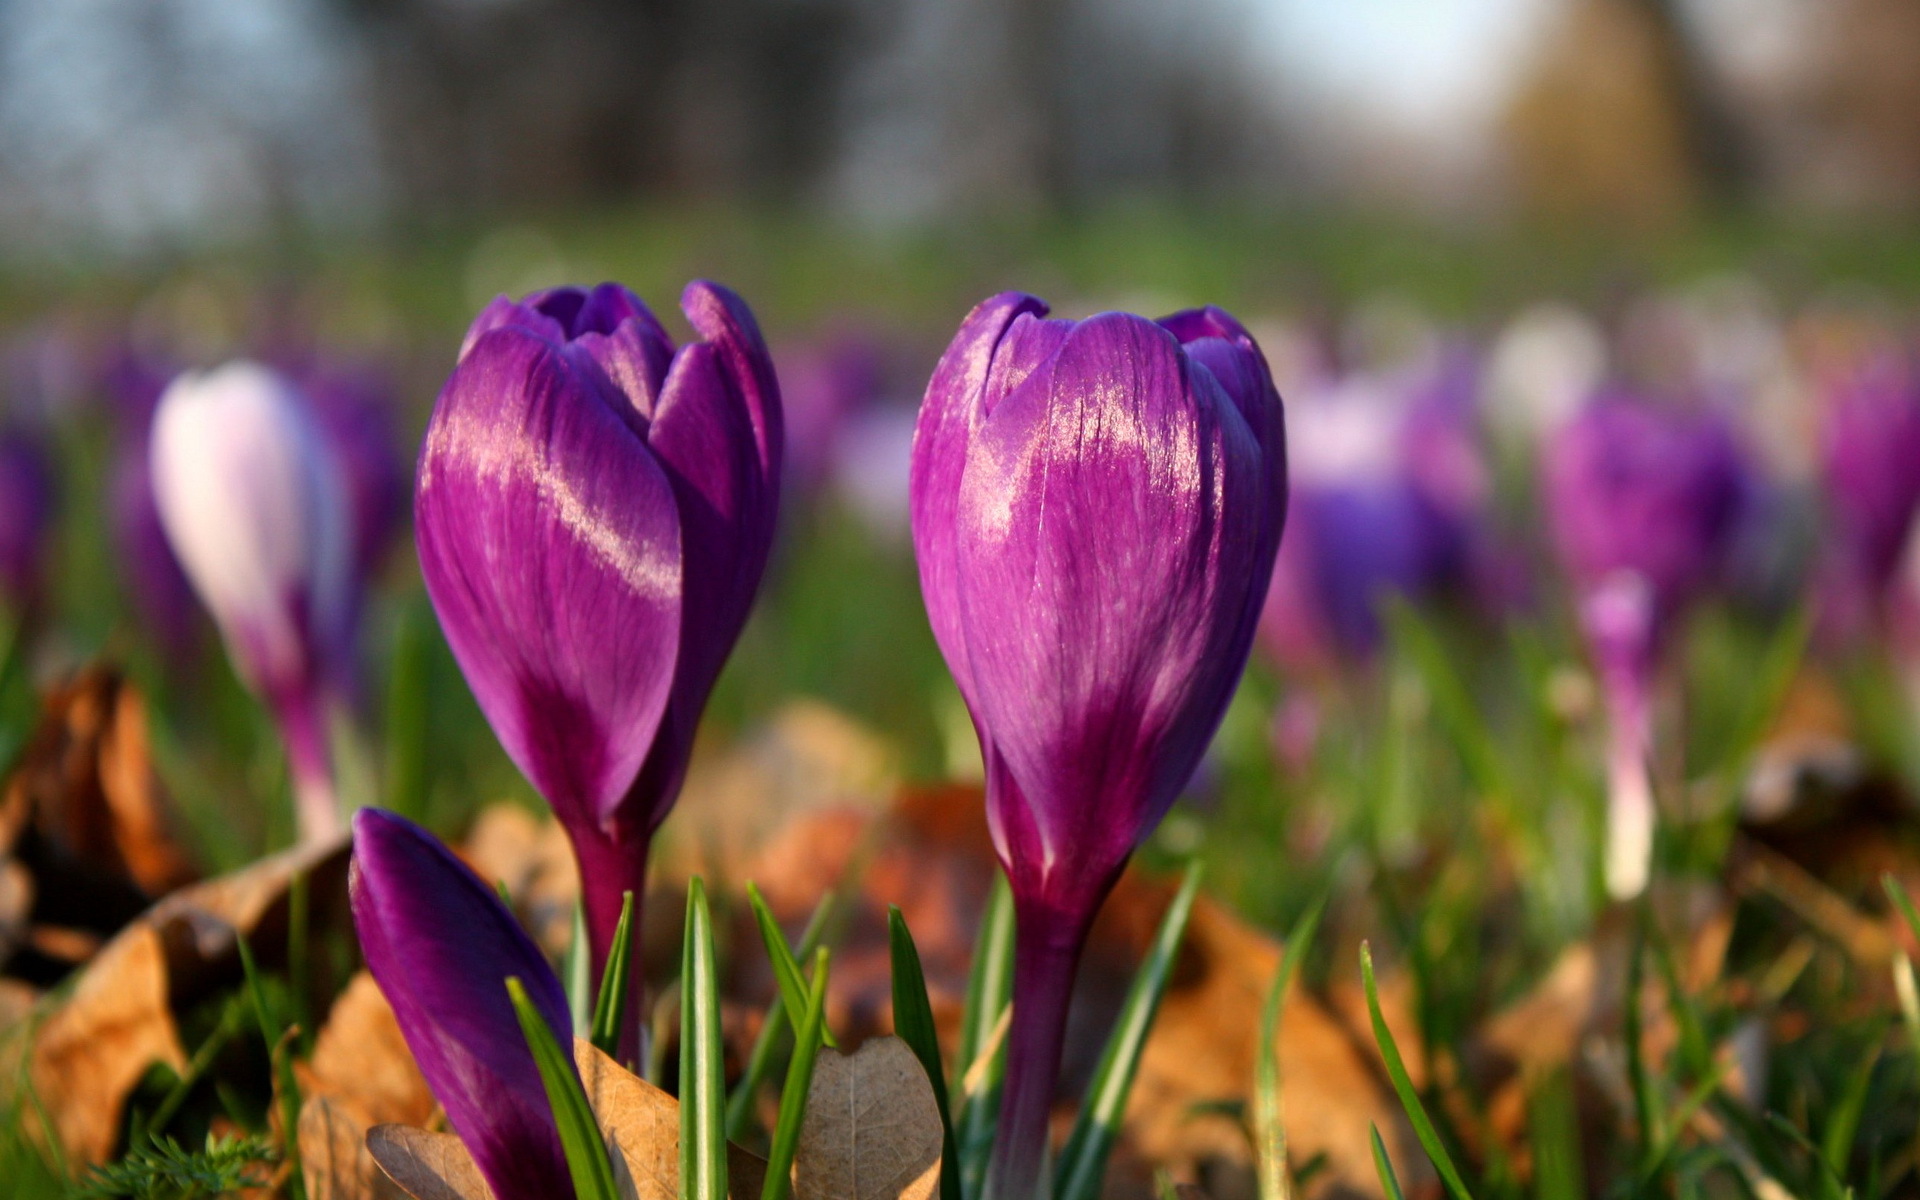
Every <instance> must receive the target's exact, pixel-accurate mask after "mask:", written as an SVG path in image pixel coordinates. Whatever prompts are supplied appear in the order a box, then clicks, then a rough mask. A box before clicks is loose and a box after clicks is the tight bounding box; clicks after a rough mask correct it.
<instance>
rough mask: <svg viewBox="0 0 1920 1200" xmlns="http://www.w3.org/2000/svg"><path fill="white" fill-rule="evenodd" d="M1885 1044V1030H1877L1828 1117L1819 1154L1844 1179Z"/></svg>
mask: <svg viewBox="0 0 1920 1200" xmlns="http://www.w3.org/2000/svg"><path fill="white" fill-rule="evenodd" d="M1885 1041H1886V1039H1885V1030H1884V1029H1876V1030H1875V1031H1874V1036H1873V1038H1872V1040H1871V1041H1870V1042H1868V1044H1867V1050H1866V1053H1865V1054H1863V1055H1861V1057H1860V1063H1859V1065H1858V1066H1856V1067H1855V1068H1854V1069H1853V1073H1852V1074H1851V1075H1850V1076H1849V1077H1848V1079H1847V1087H1846V1090H1845V1091H1843V1092H1841V1093H1840V1100H1839V1102H1838V1103H1836V1104H1835V1105H1834V1106H1833V1109H1832V1111H1831V1112H1830V1113H1829V1114H1828V1118H1827V1128H1826V1131H1825V1136H1824V1137H1823V1138H1822V1139H1821V1142H1820V1151H1821V1154H1822V1155H1823V1156H1824V1157H1825V1159H1826V1162H1827V1165H1828V1166H1829V1167H1831V1168H1833V1173H1834V1174H1835V1175H1837V1176H1839V1177H1841V1178H1843V1179H1844V1178H1845V1177H1846V1174H1847V1165H1848V1159H1850V1158H1851V1157H1852V1156H1853V1141H1854V1135H1855V1134H1856V1133H1858V1132H1859V1131H1860V1118H1861V1117H1862V1116H1864V1115H1865V1114H1866V1111H1867V1094H1868V1092H1869V1091H1870V1090H1871V1088H1872V1084H1873V1069H1874V1068H1875V1067H1877V1066H1879V1065H1880V1048H1881V1046H1882V1045H1884V1044H1885Z"/></svg>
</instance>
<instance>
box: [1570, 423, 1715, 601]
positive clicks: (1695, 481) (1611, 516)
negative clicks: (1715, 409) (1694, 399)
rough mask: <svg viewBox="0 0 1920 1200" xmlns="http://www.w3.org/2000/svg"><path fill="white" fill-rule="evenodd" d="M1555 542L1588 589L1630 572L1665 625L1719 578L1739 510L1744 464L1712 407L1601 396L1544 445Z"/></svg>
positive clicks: (1576, 582)
mask: <svg viewBox="0 0 1920 1200" xmlns="http://www.w3.org/2000/svg"><path fill="white" fill-rule="evenodd" d="M1545 471H1546V477H1545V492H1546V502H1547V509H1548V518H1549V521H1550V522H1551V526H1552V532H1553V539H1554V545H1555V548H1556V549H1557V550H1558V552H1559V555H1560V560H1561V563H1562V564H1563V565H1564V566H1565V568H1566V570H1567V574H1568V575H1569V576H1570V577H1571V578H1572V580H1573V583H1574V586H1575V587H1576V588H1577V589H1578V590H1580V591H1581V592H1586V591H1588V590H1591V589H1592V588H1594V587H1596V586H1598V585H1599V584H1600V583H1601V582H1602V581H1604V580H1606V579H1607V578H1608V577H1609V576H1612V575H1615V574H1617V573H1620V572H1623V571H1624V572H1632V573H1634V574H1637V575H1640V576H1641V577H1643V578H1644V579H1645V580H1646V583H1647V586H1648V587H1649V588H1650V589H1651V591H1652V597H1653V605H1654V615H1655V619H1656V621H1657V622H1664V621H1665V620H1666V619H1667V618H1669V617H1671V616H1672V615H1673V614H1674V613H1675V612H1676V611H1678V610H1679V608H1680V607H1682V606H1683V605H1684V604H1685V603H1686V601H1687V600H1689V599H1691V598H1692V597H1693V596H1694V595H1696V594H1697V593H1698V592H1699V591H1701V590H1702V589H1703V588H1705V587H1706V586H1708V585H1709V584H1710V583H1712V582H1713V581H1714V580H1715V579H1716V577H1717V576H1718V575H1719V573H1720V571H1721V569H1722V567H1723V566H1724V565H1725V560H1726V556H1727V553H1728V551H1729V549H1730V548H1731V546H1732V544H1733V540H1734V537H1735V534H1736V532H1737V528H1738V525H1739V522H1740V519H1741V516H1742V513H1743V509H1744V507H1745V502H1746V498H1747V495H1748V490H1749V484H1748V478H1747V467H1746V463H1745V460H1744V458H1743V457H1742V455H1741V452H1740V448H1739V446H1738V444H1737V443H1736V442H1735V441H1734V437H1733V433H1732V430H1731V429H1729V427H1728V426H1727V424H1726V422H1725V421H1723V420H1722V419H1720V417H1718V416H1717V415H1714V414H1712V413H1703V414H1692V413H1686V412H1681V411H1677V410H1673V409H1666V408H1661V407H1658V406H1655V405H1653V404H1651V403H1648V402H1646V401H1642V400H1638V399H1635V398H1633V397H1630V396H1628V395H1626V394H1624V393H1621V392H1617V391H1616V392H1609V393H1605V394H1603V395H1601V396H1600V397H1599V398H1597V399H1596V400H1595V401H1594V402H1593V403H1591V404H1589V405H1588V406H1587V407H1586V409H1584V410H1583V411H1582V412H1581V413H1580V414H1579V415H1578V416H1577V417H1575V418H1574V419H1573V420H1572V421H1570V422H1568V423H1567V424H1566V425H1564V426H1563V427H1562V428H1561V429H1560V431H1559V433H1558V434H1557V435H1556V436H1555V438H1554V439H1553V440H1552V441H1551V442H1550V443H1549V444H1548V446H1547V450H1546V457H1545Z"/></svg>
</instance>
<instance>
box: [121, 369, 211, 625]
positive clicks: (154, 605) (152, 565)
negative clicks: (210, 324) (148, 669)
mask: <svg viewBox="0 0 1920 1200" xmlns="http://www.w3.org/2000/svg"><path fill="white" fill-rule="evenodd" d="M173 375H174V372H172V371H168V370H165V369H163V368H161V367H160V366H159V365H158V364H156V363H154V362H151V361H149V360H148V359H146V358H144V357H142V356H141V355H139V354H137V353H134V352H133V351H131V350H125V351H122V352H121V353H119V354H118V355H116V356H115V357H114V358H113V359H112V360H111V361H110V362H109V364H108V365H107V368H106V370H105V372H104V373H103V376H102V379H101V385H102V388H103V389H104V391H105V393H106V397H107V400H108V402H109V404H108V408H109V411H110V412H111V413H112V414H113V417H114V423H115V425H117V426H118V432H117V445H116V447H115V449H114V452H113V466H112V474H111V476H110V477H109V482H108V492H107V505H108V514H107V515H108V522H109V524H110V525H111V527H112V530H113V540H114V546H115V548H116V549H117V550H118V551H119V569H120V573H121V578H122V581H123V582H124V583H125V585H126V586H127V588H128V590H129V591H130V592H131V593H132V601H133V603H132V608H133V612H134V615H135V618H136V619H137V620H138V621H139V622H140V623H141V624H142V625H143V626H145V627H146V629H147V630H148V631H149V633H150V634H151V635H152V636H153V637H154V638H155V640H157V641H158V642H159V643H160V647H161V649H162V650H163V651H164V652H165V653H166V654H167V655H168V656H169V657H170V658H173V659H175V660H178V659H181V658H184V657H185V656H186V655H187V654H188V653H189V652H190V651H191V650H192V649H193V645H194V642H195V640H196V634H197V632H198V630H199V625H198V618H199V611H200V610H199V604H198V602H197V601H196V600H195V599H194V595H193V584H192V583H191V582H189V581H188V579H187V573H186V571H185V570H183V569H182V568H181V566H180V559H179V558H178V557H177V556H176V555H175V554H174V552H173V545H172V544H171V543H170V542H168V541H167V531H166V529H165V528H164V527H162V525H161V522H160V509H159V506H158V505H157V504H156V503H155V502H154V497H153V458H152V451H151V449H150V445H151V438H152V433H153V412H154V409H155V408H157V407H158V406H159V404H160V397H161V395H162V393H164V392H165V391H166V388H167V383H168V382H169V381H170V380H171V379H172V378H173Z"/></svg>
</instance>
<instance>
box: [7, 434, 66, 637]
mask: <svg viewBox="0 0 1920 1200" xmlns="http://www.w3.org/2000/svg"><path fill="white" fill-rule="evenodd" d="M53 507H54V483H53V464H52V463H51V462H50V461H48V457H47V452H46V449H45V447H44V446H42V445H41V444H40V442H39V441H37V440H36V439H34V438H33V437H31V436H29V435H27V434H26V433H24V432H12V433H0V612H5V611H6V610H9V609H11V610H12V615H13V616H14V617H15V618H20V617H23V616H24V615H25V614H26V612H27V610H28V609H29V608H31V607H32V606H33V605H34V604H35V603H36V602H37V601H38V599H39V595H40V588H41V584H42V576H43V574H44V571H45V566H46V556H47V534H48V532H49V531H50V530H51V529H52V526H53Z"/></svg>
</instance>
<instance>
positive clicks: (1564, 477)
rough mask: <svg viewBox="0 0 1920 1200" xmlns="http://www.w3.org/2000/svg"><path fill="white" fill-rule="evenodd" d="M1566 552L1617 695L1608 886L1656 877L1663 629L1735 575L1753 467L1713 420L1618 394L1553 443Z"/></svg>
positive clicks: (1550, 488)
mask: <svg viewBox="0 0 1920 1200" xmlns="http://www.w3.org/2000/svg"><path fill="white" fill-rule="evenodd" d="M1545 470H1546V478H1545V480H1544V487H1545V493H1546V502H1547V508H1548V516H1549V518H1550V521H1551V524H1552V531H1553V535H1554V543H1555V546H1556V548H1557V549H1558V551H1559V555H1560V559H1561V562H1562V564H1563V565H1564V566H1565V568H1566V571H1567V574H1568V576H1569V577H1570V578H1571V580H1572V582H1573V586H1574V591H1575V603H1576V605H1577V606H1578V608H1579V611H1580V613H1581V624H1582V628H1583V632H1584V633H1585V635H1586V637H1587V643H1588V649H1589V651H1590V652H1591V653H1592V655H1593V658H1594V663H1595V666H1596V668H1597V669H1598V671H1599V676H1600V684H1601V687H1602V688H1603V690H1604V691H1605V692H1606V695H1607V706H1608V717H1609V738H1610V742H1611V747H1610V751H1609V777H1610V779H1611V787H1610V794H1609V801H1608V830H1607V850H1606V857H1605V862H1606V877H1607V887H1608V891H1609V893H1610V894H1611V895H1613V896H1615V897H1616V898H1620V899H1626V898H1630V897H1632V896H1635V895H1637V894H1638V893H1639V892H1640V891H1641V890H1642V889H1643V888H1644V887H1645V886H1646V882H1647V876H1648V871H1649V868H1650V855H1651V852H1652V846H1653V833H1652V831H1653V823H1654V816H1653V799H1652V792H1651V788H1650V786H1649V784H1648V781H1647V775H1646V771H1647V755H1648V752H1649V750H1650V748H1651V741H1652V736H1651V729H1650V723H1651V718H1650V716H1649V708H1650V700H1649V697H1650V695H1651V693H1652V688H1653V675H1654V671H1655V668H1656V665H1657V663H1658V660H1659V646H1660V641H1661V638H1662V634H1663V633H1664V631H1665V630H1666V628H1667V627H1668V626H1669V625H1670V624H1671V623H1672V621H1673V619H1674V618H1675V617H1676V616H1677V614H1678V613H1679V611H1680V610H1681V608H1682V607H1683V606H1684V605H1685V604H1686V603H1687V602H1688V601H1689V600H1691V599H1692V598H1693V597H1694V596H1696V595H1697V594H1698V593H1699V592H1700V591H1701V590H1702V589H1704V588H1705V587H1707V586H1708V585H1709V584H1710V583H1712V582H1713V581H1714V580H1715V579H1716V578H1717V577H1718V576H1719V575H1720V573H1721V572H1722V570H1723V569H1724V567H1725V566H1726V561H1727V558H1728V555H1729V553H1730V551H1731V550H1732V548H1733V545H1734V541H1735V536H1736V534H1737V532H1738V526H1739V523H1740V520H1741V518H1742V515H1743V511H1744V510H1745V508H1746V507H1747V498H1748V495H1749V492H1750V483H1749V479H1748V474H1747V467H1746V464H1745V461H1744V459H1743V458H1742V455H1741V453H1740V449H1739V447H1738V445H1737V444H1736V443H1735V441H1734V438H1733V434H1732V432H1731V430H1729V428H1728V427H1727V425H1726V423H1725V422H1724V421H1722V420H1721V419H1720V418H1719V417H1718V416H1716V415H1713V414H1711V413H1707V414H1691V413H1685V412H1680V411H1675V410H1669V409H1663V408H1659V407H1656V406H1654V405H1652V404H1650V403H1647V402H1645V401H1641V400H1637V399H1634V398H1632V397H1629V396H1627V395H1625V394H1623V393H1619V392H1612V393H1606V394H1603V395H1602V396H1600V397H1599V398H1597V399H1596V400H1595V401H1594V402H1592V403H1591V404H1589V405H1588V407H1587V408H1586V409H1585V410H1584V411H1582V412H1581V413H1580V414H1579V415H1578V416H1577V417H1575V418H1574V419H1573V420H1572V421H1570V422H1568V423H1567V424H1566V425H1565V426H1563V427H1562V428H1561V429H1560V431H1559V433H1558V434H1557V435H1556V437H1555V438H1554V440H1553V441H1552V442H1551V443H1550V444H1549V446H1548V447H1547V454H1546V459H1545Z"/></svg>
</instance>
